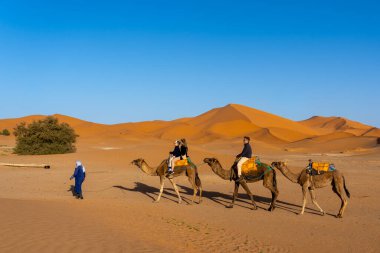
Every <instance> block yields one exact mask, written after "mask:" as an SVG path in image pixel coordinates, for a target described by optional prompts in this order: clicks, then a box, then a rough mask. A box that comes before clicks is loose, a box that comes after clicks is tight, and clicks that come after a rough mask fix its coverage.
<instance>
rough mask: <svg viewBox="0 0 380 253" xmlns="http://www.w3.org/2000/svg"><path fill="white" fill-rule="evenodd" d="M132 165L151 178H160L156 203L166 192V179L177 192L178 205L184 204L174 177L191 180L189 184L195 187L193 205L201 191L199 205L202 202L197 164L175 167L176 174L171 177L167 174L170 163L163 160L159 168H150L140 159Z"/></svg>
mask: <svg viewBox="0 0 380 253" xmlns="http://www.w3.org/2000/svg"><path fill="white" fill-rule="evenodd" d="M132 164H134V165H136V166H137V167H139V168H140V169H141V170H142V171H143V172H145V173H146V174H148V175H151V176H159V177H160V184H161V188H160V194H159V195H158V197H157V199H156V200H155V201H154V202H156V203H157V202H159V201H160V198H161V195H162V192H163V190H164V181H165V179H166V178H167V179H169V181H170V183H171V184H172V185H173V188H174V190H175V192H176V193H177V195H178V203H179V204H180V203H181V202H182V199H181V196H180V194H179V191H178V188H177V185H176V184H175V182H174V181H173V178H174V177H178V176H182V175H186V176H187V178H188V179H189V182H190V184H191V186H192V187H193V190H194V193H193V199H192V202H191V203H194V201H195V198H196V196H197V193H198V190H199V202H198V203H199V204H200V203H201V202H202V183H201V180H200V178H199V176H198V170H197V166H195V164H193V163H190V164H189V165H188V166H176V167H174V174H172V175H170V176H169V177H167V176H166V172H167V170H168V163H167V160H163V161H162V162H161V164H160V165H159V166H158V167H157V168H152V167H150V166H149V165H148V164H147V163H146V162H145V160H144V159H142V158H139V159H136V160H133V161H132Z"/></svg>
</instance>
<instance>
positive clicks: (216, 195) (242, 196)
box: [69, 182, 335, 217]
mask: <svg viewBox="0 0 380 253" xmlns="http://www.w3.org/2000/svg"><path fill="white" fill-rule="evenodd" d="M177 186H178V188H179V192H180V194H181V197H182V200H183V201H184V202H186V203H187V204H189V202H190V199H188V198H187V197H185V196H183V194H186V195H188V196H192V194H193V188H190V187H187V186H184V185H178V184H177ZM113 187H114V188H118V189H120V190H124V191H130V192H140V193H142V194H144V195H145V196H147V197H149V198H150V199H151V200H152V201H154V200H156V198H155V197H154V196H156V197H157V196H158V194H159V192H160V190H159V188H156V187H153V186H150V185H147V184H144V183H140V182H135V187H134V188H127V187H124V186H121V185H114V186H113ZM69 191H72V193H73V196H75V192H74V186H73V185H72V186H71V188H70V190H69ZM164 194H165V195H169V196H171V197H174V199H173V198H169V197H167V196H165V195H164ZM202 196H203V197H204V198H207V199H210V200H211V201H213V202H215V203H217V204H219V205H221V206H224V207H225V208H228V206H229V205H230V203H231V199H232V193H231V194H225V193H221V192H216V191H206V190H203V194H202ZM161 198H163V199H167V200H170V201H173V202H175V203H177V199H176V198H177V195H176V193H175V191H174V189H165V188H164V192H163V194H162V196H161ZM253 199H254V200H255V202H257V203H261V204H264V205H267V206H268V207H269V205H270V203H271V200H272V199H271V198H268V197H264V196H259V195H255V194H254V197H253ZM251 204H252V203H251V200H250V198H249V196H248V195H247V194H246V193H239V196H238V198H237V199H236V202H235V206H239V207H242V208H246V209H252V207H251ZM276 208H278V209H282V210H285V211H288V212H291V213H294V214H298V213H299V212H300V210H301V208H302V206H301V205H297V204H293V203H289V202H285V201H282V200H277V201H276ZM258 209H262V210H267V209H266V208H264V207H261V206H258ZM305 213H310V214H315V215H320V213H319V211H317V210H315V209H312V208H308V207H306V208H305ZM326 215H330V216H334V217H335V215H334V214H330V213H327V212H326Z"/></svg>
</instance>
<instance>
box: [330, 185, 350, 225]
mask: <svg viewBox="0 0 380 253" xmlns="http://www.w3.org/2000/svg"><path fill="white" fill-rule="evenodd" d="M334 181H335V182H334V184H335V187H334V186H333V191H334V192H335V193H336V194H337V195H338V197H339V198H340V199H341V201H342V204H341V206H340V209H339V212H338V214H337V215H336V217H337V218H343V213H344V210H345V209H346V206H347V199H346V198H345V197H344V195H343V184H342V181H340V182H339V183H337V180H336V179H335V178H334Z"/></svg>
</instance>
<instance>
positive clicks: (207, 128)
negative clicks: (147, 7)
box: [0, 105, 380, 252]
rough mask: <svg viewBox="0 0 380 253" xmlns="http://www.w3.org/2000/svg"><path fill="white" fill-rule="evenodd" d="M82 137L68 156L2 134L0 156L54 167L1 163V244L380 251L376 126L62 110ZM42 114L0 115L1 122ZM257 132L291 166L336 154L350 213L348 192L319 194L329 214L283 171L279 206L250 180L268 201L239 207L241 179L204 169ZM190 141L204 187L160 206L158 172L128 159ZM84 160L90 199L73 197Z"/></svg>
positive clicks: (241, 115) (238, 115)
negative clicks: (129, 119) (236, 183)
mask: <svg viewBox="0 0 380 253" xmlns="http://www.w3.org/2000/svg"><path fill="white" fill-rule="evenodd" d="M56 116H57V117H58V118H59V120H60V121H61V122H67V123H69V124H70V125H71V126H73V127H74V128H75V130H76V132H77V133H78V134H79V135H80V137H79V138H78V143H77V148H78V150H77V152H76V153H73V154H64V155H48V156H18V155H15V154H12V148H13V147H14V145H15V139H14V137H13V136H8V137H6V136H0V162H8V163H48V164H50V165H51V169H42V168H14V167H6V166H0V174H1V184H0V209H1V210H0V224H1V225H0V226H1V231H2V235H1V236H0V252H379V251H380V242H379V240H378V238H379V237H380V228H379V227H380V216H379V215H380V212H379V211H380V202H379V201H378V196H379V194H380V186H379V184H378V181H379V178H380V156H379V155H380V145H379V137H380V135H379V129H377V128H374V127H371V126H366V125H364V124H361V123H358V122H354V121H351V120H348V119H344V118H340V117H313V118H311V119H309V120H305V121H299V122H296V121H292V120H289V119H285V118H282V117H279V116H276V115H273V114H269V113H266V112H262V111H259V110H255V109H253V108H249V107H245V106H241V105H228V106H226V107H222V108H216V109H213V110H211V111H209V112H206V113H204V114H202V115H200V116H197V117H194V118H183V119H178V120H174V121H151V122H140V123H124V124H117V125H102V124H96V123H91V122H86V121H82V120H79V119H75V118H71V117H68V116H63V115H56ZM43 117H44V116H42V115H41V116H29V117H25V118H19V119H4V120H0V129H3V128H8V129H12V128H13V127H14V126H15V125H16V124H18V123H20V122H21V121H26V122H31V121H33V120H36V119H40V118H43ZM243 135H249V136H251V137H252V139H253V140H252V146H253V149H254V153H255V154H256V155H258V156H259V157H260V158H261V161H263V162H266V163H270V162H272V161H279V160H281V161H287V162H288V164H289V168H290V169H291V170H293V171H294V172H297V171H300V170H301V169H302V168H303V167H305V166H306V165H307V159H309V158H312V159H314V160H315V161H317V160H318V161H328V162H333V163H334V164H335V165H336V167H337V169H339V170H340V171H341V172H342V173H343V174H344V175H345V178H346V181H347V187H348V189H349V191H350V192H351V198H350V199H349V203H348V207H347V209H346V212H345V214H344V218H343V219H337V218H335V214H337V212H338V210H339V207H340V200H339V199H338V197H337V196H336V195H335V194H334V193H333V192H332V190H331V187H326V188H323V189H318V190H317V191H316V194H317V199H318V203H319V204H320V205H321V207H322V208H323V209H324V210H325V211H326V212H327V214H326V215H325V216H321V215H319V213H318V211H317V208H316V207H314V206H313V205H312V203H311V201H310V198H309V199H308V204H307V209H306V211H305V214H304V215H303V216H299V215H297V213H298V212H299V211H300V209H301V203H302V192H301V188H300V186H299V185H297V184H293V183H291V182H290V181H288V180H287V179H286V178H285V177H284V176H283V175H282V174H281V173H280V172H279V171H277V172H278V173H277V179H278V188H279V191H280V194H279V198H278V202H277V208H276V209H275V210H274V212H268V211H266V209H267V208H268V207H269V203H270V197H271V195H270V192H269V191H268V190H267V189H266V188H264V187H263V186H262V183H261V182H258V183H255V184H250V185H249V187H250V188H251V190H252V192H253V193H254V195H255V200H256V201H257V203H258V206H259V209H258V210H256V211H254V210H251V205H250V202H249V198H248V196H247V195H246V194H245V192H244V190H243V189H241V190H240V195H239V200H238V201H237V203H236V205H235V207H234V208H233V209H228V208H226V206H227V205H228V204H229V203H230V201H231V195H232V191H233V182H230V181H223V180H222V179H220V178H219V177H217V176H216V175H215V174H213V173H212V171H211V169H210V168H209V167H208V166H207V165H204V164H203V162H202V160H203V158H205V157H217V158H218V159H219V160H220V161H221V162H222V164H223V166H224V167H225V168H228V167H230V165H231V164H232V162H233V159H234V155H236V154H237V153H239V152H240V151H241V148H242V140H241V136H243ZM180 137H186V138H187V139H188V143H189V148H190V155H191V158H192V160H193V161H194V163H196V164H198V165H199V176H200V178H201V180H202V184H203V188H204V195H203V202H202V203H201V204H193V205H190V204H189V203H190V202H191V197H192V189H191V186H190V184H189V183H188V181H187V179H186V178H185V177H182V178H178V179H176V183H177V184H178V185H179V187H180V193H181V195H182V197H183V198H184V202H183V203H182V204H178V203H177V197H176V195H175V192H174V190H173V189H172V187H171V185H170V184H169V182H166V184H165V191H164V194H163V196H162V199H161V201H160V203H155V204H154V203H152V201H153V200H154V198H156V196H157V195H158V192H159V179H158V178H157V177H152V176H148V175H145V174H143V173H142V172H141V171H140V170H138V169H137V168H136V167H134V166H132V165H131V161H132V160H133V159H136V158H140V157H143V158H145V160H146V161H147V162H148V163H149V164H150V165H152V166H156V165H158V164H159V163H160V162H161V161H162V160H163V159H165V158H166V157H167V154H168V151H169V150H170V149H171V148H172V146H171V145H172V141H173V140H174V139H177V138H180ZM76 160H81V161H82V162H83V164H84V165H85V167H86V171H87V178H86V181H85V182H84V184H83V189H84V198H85V199H84V200H77V199H75V198H74V197H73V196H72V192H71V190H70V189H71V186H72V185H73V181H70V180H69V177H70V176H71V174H72V172H73V170H74V165H75V161H76Z"/></svg>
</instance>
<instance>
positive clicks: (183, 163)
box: [174, 159, 189, 167]
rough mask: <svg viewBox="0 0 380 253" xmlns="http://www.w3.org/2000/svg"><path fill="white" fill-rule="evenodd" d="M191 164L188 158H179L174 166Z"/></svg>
mask: <svg viewBox="0 0 380 253" xmlns="http://www.w3.org/2000/svg"><path fill="white" fill-rule="evenodd" d="M187 165H189V162H188V161H187V159H183V160H178V161H176V162H175V164H174V167H177V166H187Z"/></svg>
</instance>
